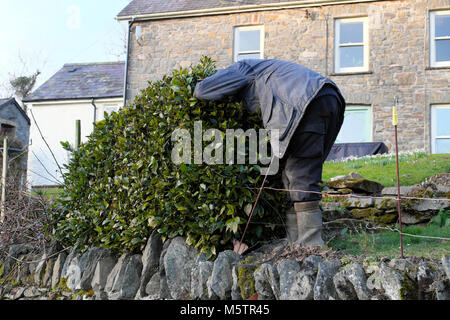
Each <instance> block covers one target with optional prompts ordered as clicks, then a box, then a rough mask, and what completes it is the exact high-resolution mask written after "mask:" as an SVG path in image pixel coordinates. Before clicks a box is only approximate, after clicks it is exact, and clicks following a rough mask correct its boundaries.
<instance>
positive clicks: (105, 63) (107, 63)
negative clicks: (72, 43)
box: [63, 61, 125, 67]
mask: <svg viewBox="0 0 450 320" xmlns="http://www.w3.org/2000/svg"><path fill="white" fill-rule="evenodd" d="M111 64H125V61H110V62H82V63H66V64H64V65H63V67H76V66H97V65H111Z"/></svg>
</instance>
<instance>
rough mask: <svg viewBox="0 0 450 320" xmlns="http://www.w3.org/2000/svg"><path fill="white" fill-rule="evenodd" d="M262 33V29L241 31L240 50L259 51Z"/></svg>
mask: <svg viewBox="0 0 450 320" xmlns="http://www.w3.org/2000/svg"><path fill="white" fill-rule="evenodd" d="M260 33H261V32H260V30H248V31H239V44H238V45H239V48H238V51H239V52H242V51H259V50H260V44H261V42H260Z"/></svg>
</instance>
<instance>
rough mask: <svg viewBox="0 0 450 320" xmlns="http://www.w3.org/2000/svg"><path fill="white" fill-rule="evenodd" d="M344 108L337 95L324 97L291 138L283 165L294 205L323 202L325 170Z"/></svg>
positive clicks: (313, 104)
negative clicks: (322, 189) (322, 187)
mask: <svg viewBox="0 0 450 320" xmlns="http://www.w3.org/2000/svg"><path fill="white" fill-rule="evenodd" d="M344 110H345V105H342V104H341V101H340V100H339V99H338V98H337V97H336V96H335V95H323V96H319V97H317V98H315V99H314V100H313V101H311V103H310V105H308V107H307V108H306V112H305V114H304V116H303V118H302V120H301V121H300V124H299V126H298V127H297V129H296V131H295V133H294V135H293V136H292V138H291V141H290V143H289V147H288V149H287V151H286V155H285V156H284V157H283V159H282V161H281V166H282V167H283V172H282V178H283V184H284V187H285V189H289V190H305V191H313V192H314V193H306V192H296V191H292V192H289V195H290V199H291V201H292V202H305V201H316V200H320V199H321V198H322V195H321V194H320V192H321V189H320V185H319V183H320V181H321V180H322V167H323V163H324V162H325V160H326V158H327V157H328V154H329V153H330V150H331V147H332V146H333V144H334V141H335V140H336V137H337V135H338V133H339V130H340V129H341V126H342V123H343V121H344Z"/></svg>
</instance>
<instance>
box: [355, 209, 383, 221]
mask: <svg viewBox="0 0 450 320" xmlns="http://www.w3.org/2000/svg"><path fill="white" fill-rule="evenodd" d="M350 212H351V214H352V216H353V217H355V218H358V219H360V218H363V219H364V218H369V217H372V216H379V215H381V214H382V213H383V211H382V210H379V209H376V208H364V209H352V210H350Z"/></svg>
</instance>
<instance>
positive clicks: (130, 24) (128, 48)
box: [123, 17, 135, 108]
mask: <svg viewBox="0 0 450 320" xmlns="http://www.w3.org/2000/svg"><path fill="white" fill-rule="evenodd" d="M134 20H135V18H134V17H133V18H132V19H131V21H129V22H128V35H127V57H126V59H125V80H124V85H123V87H124V88H123V107H124V108H125V106H126V105H127V82H128V57H129V55H130V33H131V27H132V26H133V23H134Z"/></svg>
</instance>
